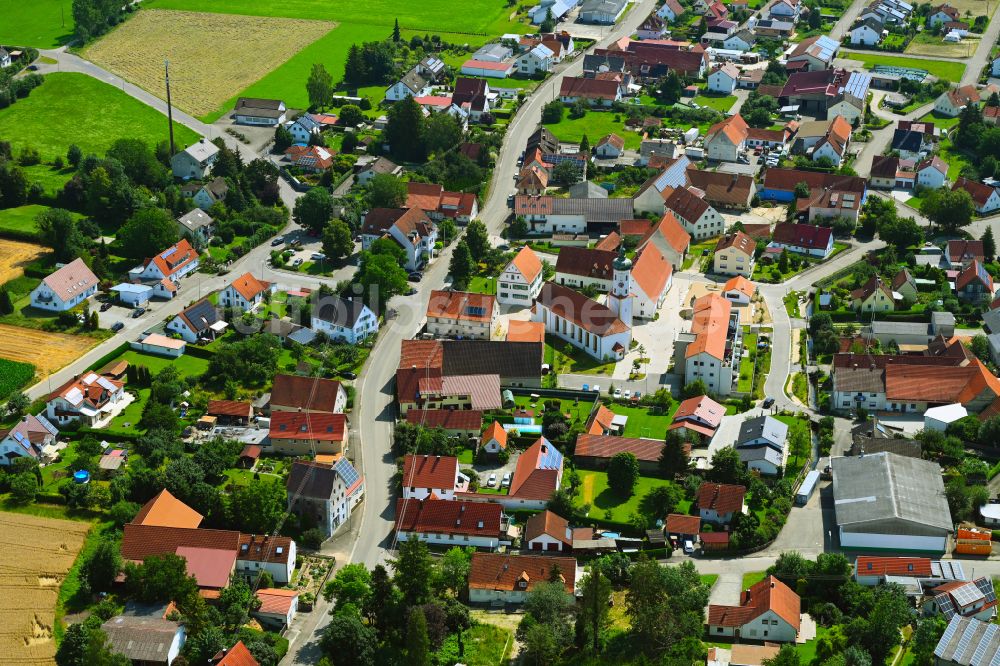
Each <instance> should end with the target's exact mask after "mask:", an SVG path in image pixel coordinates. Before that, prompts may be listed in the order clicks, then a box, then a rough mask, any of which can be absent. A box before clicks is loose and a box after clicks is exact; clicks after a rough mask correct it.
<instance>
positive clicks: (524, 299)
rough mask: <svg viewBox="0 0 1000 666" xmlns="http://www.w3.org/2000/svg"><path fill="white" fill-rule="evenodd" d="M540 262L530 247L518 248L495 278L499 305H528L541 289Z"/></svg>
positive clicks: (541, 271)
mask: <svg viewBox="0 0 1000 666" xmlns="http://www.w3.org/2000/svg"><path fill="white" fill-rule="evenodd" d="M542 273H543V270H542V262H541V260H539V258H538V255H537V254H535V252H534V250H532V249H531V248H530V247H527V246H525V247H523V248H521V249H520V250H518V253H517V254H516V255H515V256H514V258H513V259H512V260H511V262H510V263H509V264H507V266H506V267H505V268H504V269H503V272H502V273H500V277H499V278H498V279H497V296H496V298H497V301H498V302H499V303H500V304H501V305H521V306H529V305H531V303H532V302H533V301H534V300H535V298H537V297H538V294H539V292H541V290H542Z"/></svg>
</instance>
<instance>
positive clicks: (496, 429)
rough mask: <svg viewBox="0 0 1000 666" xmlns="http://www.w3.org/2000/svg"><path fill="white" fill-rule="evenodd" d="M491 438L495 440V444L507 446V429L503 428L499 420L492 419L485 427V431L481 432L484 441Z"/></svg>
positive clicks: (504, 447) (503, 447) (502, 446)
mask: <svg viewBox="0 0 1000 666" xmlns="http://www.w3.org/2000/svg"><path fill="white" fill-rule="evenodd" d="M491 440H496V442H497V444H499V445H500V448H501V449H506V448H507V431H506V430H504V429H503V426H502V425H500V422H499V421H494V422H493V423H491V424H490V425H489V427H488V428H486V432H484V433H483V439H482V441H484V442H489V441H491Z"/></svg>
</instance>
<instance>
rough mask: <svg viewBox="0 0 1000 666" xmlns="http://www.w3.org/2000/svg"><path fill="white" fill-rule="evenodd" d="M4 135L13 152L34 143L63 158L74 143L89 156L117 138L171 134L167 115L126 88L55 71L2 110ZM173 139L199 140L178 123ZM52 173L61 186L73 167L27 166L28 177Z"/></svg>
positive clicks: (45, 154) (150, 139)
mask: <svg viewBox="0 0 1000 666" xmlns="http://www.w3.org/2000/svg"><path fill="white" fill-rule="evenodd" d="M0 136H3V137H4V138H5V139H7V140H9V141H10V142H11V145H12V148H13V150H14V154H15V155H16V154H17V153H18V151H20V150H21V148H22V147H24V146H32V147H34V148H36V149H37V150H38V152H39V153H40V154H41V157H42V160H43V161H45V162H48V161H51V160H53V159H55V158H56V157H64V156H65V155H66V149H67V148H69V146H70V144H73V143H75V144H76V145H78V146H80V148H81V149H83V152H84V154H87V153H96V154H103V153H104V151H105V150H107V149H108V148H109V147H110V146H111V144H112V143H114V141H116V140H117V139H124V138H129V139H141V140H143V141H146V142H147V143H149V144H150V146H154V145H156V143H157V142H159V141H161V140H165V139H166V138H167V119H166V118H165V117H164V116H163V115H162V114H160V113H159V112H158V111H155V110H153V109H151V108H149V107H148V106H146V105H145V104H143V103H142V102H140V101H138V100H136V99H133V98H131V97H129V96H128V95H126V94H125V93H123V92H122V91H120V90H118V89H117V88H114V87H112V86H109V85H108V84H106V83H102V82H100V81H98V80H96V79H92V78H91V77H89V76H86V75H84V74H70V73H55V74H49V75H48V76H46V77H45V83H43V84H42V85H41V86H40V87H38V88H36V89H35V90H34V91H32V93H31V96H30V97H28V98H26V99H22V100H19V101H18V102H17V103H16V104H14V105H12V106H10V107H8V108H6V109H3V110H2V111H0ZM174 139H175V141H176V143H177V145H178V146H186V145H188V144H190V143H193V142H194V141H196V140H197V139H198V135H197V134H196V133H195V132H193V131H192V130H190V129H188V128H186V127H184V126H182V125H178V124H177V123H174ZM45 172H49V173H51V174H53V177H52V178H51V179H49V180H48V181H47V182H43V185H46V187H49V186H58V185H59V184H61V183H60V180H61V182H65V181H66V180H68V179H69V177H70V175H71V173H72V172H71V170H70V169H63V170H62V171H58V172H55V171H53V169H52V168H51V167H49V166H47V165H44V164H40V165H37V166H34V167H31V169H29V170H28V173H27V175H28V178H29V180H33V181H38V180H39V178H37V177H36V176H39V175H43V176H44V174H45Z"/></svg>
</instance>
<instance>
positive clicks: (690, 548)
mask: <svg viewBox="0 0 1000 666" xmlns="http://www.w3.org/2000/svg"><path fill="white" fill-rule="evenodd" d="M684 554H685V555H693V554H694V544H693V543H692V542H691V540H690V539H688V540H687V541H685V542H684Z"/></svg>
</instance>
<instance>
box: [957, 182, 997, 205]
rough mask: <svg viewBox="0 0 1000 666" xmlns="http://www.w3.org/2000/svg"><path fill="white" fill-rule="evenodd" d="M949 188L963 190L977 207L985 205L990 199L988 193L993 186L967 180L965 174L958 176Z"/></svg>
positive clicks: (991, 191) (991, 192) (990, 193)
mask: <svg viewBox="0 0 1000 666" xmlns="http://www.w3.org/2000/svg"><path fill="white" fill-rule="evenodd" d="M951 189H952V190H965V191H966V192H968V193H969V195H970V196H971V197H972V200H973V201H975V202H976V204H977V205H978V206H979V207H982V206H985V205H986V203H987V202H988V201H989V200H990V195H992V194H993V188H992V187H990V186H989V185H984V184H983V183H979V182H976V181H974V180H969V179H968V178H966V177H965V176H961V177H959V179H958V180H956V181H955V184H954V185H952V186H951Z"/></svg>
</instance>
